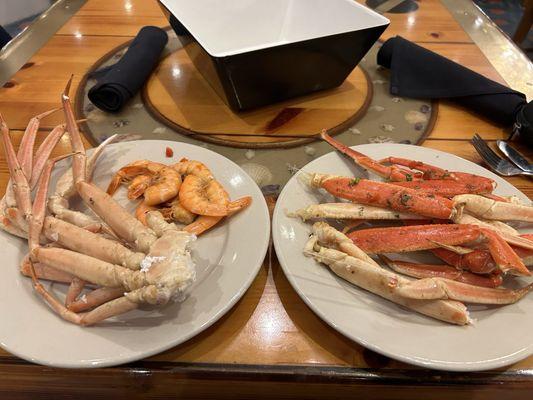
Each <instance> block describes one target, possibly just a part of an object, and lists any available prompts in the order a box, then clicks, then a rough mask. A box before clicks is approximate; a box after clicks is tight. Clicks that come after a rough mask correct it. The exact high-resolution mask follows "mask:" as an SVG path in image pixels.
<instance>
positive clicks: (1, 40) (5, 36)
mask: <svg viewBox="0 0 533 400" xmlns="http://www.w3.org/2000/svg"><path fill="white" fill-rule="evenodd" d="M10 40H11V35H10V34H9V33H8V32H7V31H6V30H5V29H4V28H3V27H2V25H0V49H1V48H2V47H4V46H5V45H6V44H8V43H9V42H10Z"/></svg>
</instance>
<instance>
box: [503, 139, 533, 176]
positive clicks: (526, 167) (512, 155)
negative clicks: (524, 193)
mask: <svg viewBox="0 0 533 400" xmlns="http://www.w3.org/2000/svg"><path fill="white" fill-rule="evenodd" d="M497 143H498V148H499V149H500V150H501V151H502V153H503V154H505V155H506V156H507V157H509V160H511V161H512V162H513V163H514V164H515V165H516V166H517V167H518V168H520V169H521V170H522V171H527V172H533V165H531V164H530V163H529V161H527V160H526V158H525V157H524V156H523V155H522V154H520V153H519V152H518V150H516V149H514V148H513V147H511V146H510V145H509V143H507V142H506V141H505V140H498V141H497Z"/></svg>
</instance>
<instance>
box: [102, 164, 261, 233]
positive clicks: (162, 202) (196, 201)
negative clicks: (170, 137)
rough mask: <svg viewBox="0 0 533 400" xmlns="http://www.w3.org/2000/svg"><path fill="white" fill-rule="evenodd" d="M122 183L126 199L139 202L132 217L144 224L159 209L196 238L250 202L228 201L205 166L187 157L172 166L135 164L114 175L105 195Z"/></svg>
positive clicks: (249, 200) (170, 220) (226, 195)
mask: <svg viewBox="0 0 533 400" xmlns="http://www.w3.org/2000/svg"><path fill="white" fill-rule="evenodd" d="M121 184H126V185H127V186H128V194H127V196H128V199H130V200H135V199H139V200H141V201H140V203H139V205H138V206H137V208H136V210H135V216H136V218H137V219H138V220H139V221H141V222H142V223H143V224H145V225H146V214H147V213H148V212H150V211H154V210H158V211H160V212H161V214H163V216H164V218H165V219H166V220H167V221H168V222H175V223H178V224H182V225H184V227H183V230H185V231H187V232H189V233H192V234H195V235H197V236H198V235H201V234H202V233H203V232H205V231H207V230H208V229H210V228H212V227H213V226H215V225H216V224H218V223H219V222H220V221H221V220H222V219H223V218H224V217H229V216H231V215H233V214H235V213H237V212H239V211H240V210H242V209H244V208H246V207H247V206H249V205H250V204H251V202H252V198H251V197H250V196H245V197H242V198H240V199H237V200H234V201H231V200H230V198H229V195H228V193H227V192H226V190H225V189H224V187H223V186H222V185H221V184H220V182H218V181H217V180H216V179H215V177H214V176H213V174H212V173H211V171H210V170H209V168H208V167H207V166H206V165H204V164H203V163H201V162H199V161H194V160H188V159H186V158H183V159H181V160H180V161H179V162H178V163H175V164H171V165H165V164H162V163H159V162H155V161H149V160H138V161H134V162H132V163H130V164H128V165H126V166H124V167H122V168H121V169H120V170H119V171H118V172H117V173H116V174H115V175H114V177H113V178H112V179H111V182H110V183H109V186H108V188H107V193H109V194H110V195H113V194H114V193H115V192H116V191H117V189H118V188H119V187H120V185H121Z"/></svg>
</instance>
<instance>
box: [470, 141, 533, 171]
mask: <svg viewBox="0 0 533 400" xmlns="http://www.w3.org/2000/svg"><path fill="white" fill-rule="evenodd" d="M471 142H472V145H473V146H474V148H475V149H476V151H477V152H478V153H479V155H480V156H481V158H482V159H483V160H484V161H485V162H486V163H487V165H488V166H489V167H490V169H492V170H493V171H494V172H496V173H497V174H500V175H503V176H514V175H527V176H533V173H531V172H525V171H522V170H521V169H520V168H517V167H515V166H514V165H513V164H511V163H510V162H509V161H507V160H505V159H503V158H501V157H500V156H499V155H498V154H496V153H495V152H494V151H493V150H492V149H491V148H490V147H489V145H488V144H487V142H485V141H484V140H483V139H482V138H481V136H479V135H478V134H477V133H476V134H475V135H474V137H473V138H472V141H471Z"/></svg>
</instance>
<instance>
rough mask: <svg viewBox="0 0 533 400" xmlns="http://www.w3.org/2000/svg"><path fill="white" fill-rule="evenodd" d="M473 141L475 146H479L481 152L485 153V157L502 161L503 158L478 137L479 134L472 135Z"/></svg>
mask: <svg viewBox="0 0 533 400" xmlns="http://www.w3.org/2000/svg"><path fill="white" fill-rule="evenodd" d="M473 141H474V142H475V146H476V147H477V148H479V149H480V150H481V151H482V152H483V154H485V156H486V157H487V158H490V159H491V160H492V161H494V162H500V161H503V159H502V158H501V157H500V156H498V155H497V154H496V153H495V152H494V151H493V150H492V149H491V148H490V147H489V146H488V144H487V143H486V142H485V141H484V140H483V139H481V137H479V135H476V136H474V138H473Z"/></svg>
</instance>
